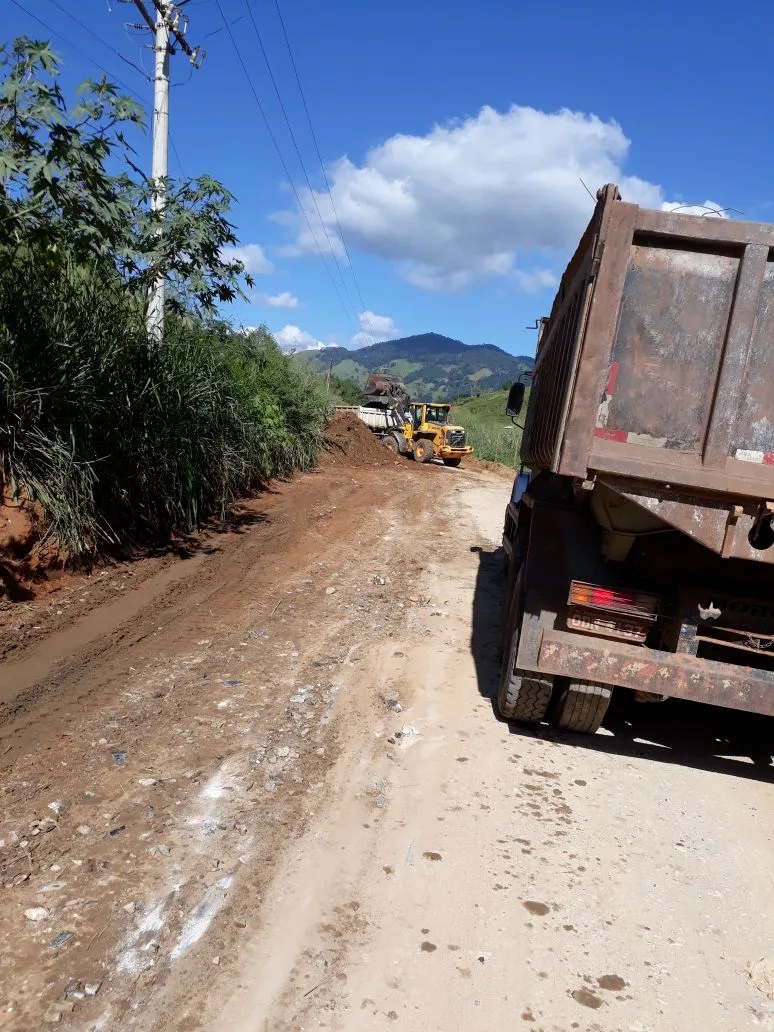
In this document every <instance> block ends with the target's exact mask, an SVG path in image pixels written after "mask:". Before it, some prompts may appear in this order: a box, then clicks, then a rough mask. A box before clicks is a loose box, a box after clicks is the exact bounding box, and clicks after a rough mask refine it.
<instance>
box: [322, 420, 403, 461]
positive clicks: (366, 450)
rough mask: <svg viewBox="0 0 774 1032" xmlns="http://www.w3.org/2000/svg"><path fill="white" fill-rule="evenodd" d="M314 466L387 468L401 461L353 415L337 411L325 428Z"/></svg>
mask: <svg viewBox="0 0 774 1032" xmlns="http://www.w3.org/2000/svg"><path fill="white" fill-rule="evenodd" d="M324 442H325V444H324V447H323V451H322V453H321V454H320V459H319V462H318V466H319V467H320V468H321V469H325V468H326V467H330V466H388V465H392V464H393V463H396V462H397V463H401V462H404V461H405V460H404V459H401V458H400V457H399V456H396V455H395V454H394V453H393V452H391V451H390V450H389V449H388V448H385V446H384V445H383V444H381V442H380V441H379V439H378V437H376V436H375V435H374V434H373V433H371V431H370V430H369V429H368V427H367V426H366V425H365V423H363V422H361V420H359V419H358V417H357V416H356V415H355V413H354V412H337V413H336V414H335V415H334V416H333V418H332V419H331V421H330V422H329V423H328V425H327V427H326V428H325V435H324Z"/></svg>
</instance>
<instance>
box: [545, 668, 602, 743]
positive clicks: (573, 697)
mask: <svg viewBox="0 0 774 1032" xmlns="http://www.w3.org/2000/svg"><path fill="white" fill-rule="evenodd" d="M612 694H613V689H612V687H611V686H610V685H609V684H596V683H595V682H594V681H569V682H567V684H566V685H565V687H564V688H563V689H562V691H561V693H560V695H559V698H558V700H557V703H556V710H555V712H554V715H553V719H552V721H551V723H552V724H554V725H555V726H556V727H560V728H562V729H563V730H564V731H579V732H581V733H584V734H589V735H593V734H595V732H597V731H598V730H599V727H600V725H601V723H602V721H603V720H604V719H605V714H606V713H607V707H608V706H609V705H610V699H611V697H612Z"/></svg>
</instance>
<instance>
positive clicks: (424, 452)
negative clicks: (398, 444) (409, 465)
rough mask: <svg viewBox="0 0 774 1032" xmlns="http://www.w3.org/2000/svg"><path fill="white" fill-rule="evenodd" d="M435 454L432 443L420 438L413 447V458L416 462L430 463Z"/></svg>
mask: <svg viewBox="0 0 774 1032" xmlns="http://www.w3.org/2000/svg"><path fill="white" fill-rule="evenodd" d="M434 454H435V449H434V448H433V442H432V441H428V440H426V439H425V438H424V437H421V438H420V439H419V440H418V441H417V443H416V444H415V445H414V458H415V459H416V460H417V462H430V461H431V460H432V458H433V455H434Z"/></svg>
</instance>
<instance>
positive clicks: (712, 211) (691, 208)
mask: <svg viewBox="0 0 774 1032" xmlns="http://www.w3.org/2000/svg"><path fill="white" fill-rule="evenodd" d="M661 210H662V211H676V212H677V213H678V214H679V215H702V216H703V217H704V218H707V219H727V218H728V212H727V211H724V210H723V209H722V207H721V206H720V205H719V204H715V202H714V201H705V202H704V204H681V203H680V202H679V201H664V203H663V204H662V205H661Z"/></svg>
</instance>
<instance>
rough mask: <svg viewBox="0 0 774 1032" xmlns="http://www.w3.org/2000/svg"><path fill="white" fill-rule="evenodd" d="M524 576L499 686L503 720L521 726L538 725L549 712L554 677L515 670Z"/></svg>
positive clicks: (517, 589) (519, 582)
mask: <svg viewBox="0 0 774 1032" xmlns="http://www.w3.org/2000/svg"><path fill="white" fill-rule="evenodd" d="M523 583H524V578H523V573H521V574H520V575H519V577H518V578H517V581H516V587H515V589H514V599H513V608H514V619H513V631H512V632H511V635H510V641H509V642H506V644H507V645H508V650H507V653H506V654H505V656H504V657H503V663H502V667H501V670H500V687H499V689H498V691H497V709H498V712H499V713H500V716H501V717H502V718H503V720H516V721H518V722H519V723H521V724H539V723H540V721H541V720H542V719H543V718H544V717H545V715H546V713H547V712H548V707H549V705H550V703H551V692H552V691H553V687H554V679H553V677H548V676H546V675H544V674H537V673H533V672H531V671H527V670H519V669H517V668H516V657H517V655H518V653H519V639H520V638H521V621H522V617H523V615H524V611H523V609H524V607H523V598H524V591H523Z"/></svg>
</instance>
